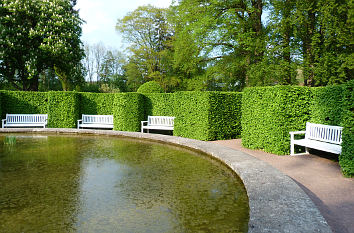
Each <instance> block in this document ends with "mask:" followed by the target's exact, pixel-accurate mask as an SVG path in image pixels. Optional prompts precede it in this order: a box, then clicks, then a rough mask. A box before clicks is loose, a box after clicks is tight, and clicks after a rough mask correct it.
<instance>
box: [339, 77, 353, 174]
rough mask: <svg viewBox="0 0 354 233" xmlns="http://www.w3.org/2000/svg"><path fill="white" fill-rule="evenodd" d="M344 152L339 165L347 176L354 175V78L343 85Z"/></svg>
mask: <svg viewBox="0 0 354 233" xmlns="http://www.w3.org/2000/svg"><path fill="white" fill-rule="evenodd" d="M342 126H343V127H344V129H343V134H342V141H343V142H342V154H341V155H340V156H339V165H340V166H341V169H342V172H343V174H344V175H345V176H347V177H354V80H352V81H349V82H348V83H346V85H345V86H344V87H343V113H342Z"/></svg>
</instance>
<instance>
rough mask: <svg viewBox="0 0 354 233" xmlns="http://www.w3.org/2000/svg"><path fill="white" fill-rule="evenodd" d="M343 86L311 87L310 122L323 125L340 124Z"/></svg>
mask: <svg viewBox="0 0 354 233" xmlns="http://www.w3.org/2000/svg"><path fill="white" fill-rule="evenodd" d="M343 88H344V86H343V85H335V86H326V87H315V88H311V92H312V100H311V106H310V114H311V119H310V122H312V123H318V124H325V125H341V122H342V112H343Z"/></svg>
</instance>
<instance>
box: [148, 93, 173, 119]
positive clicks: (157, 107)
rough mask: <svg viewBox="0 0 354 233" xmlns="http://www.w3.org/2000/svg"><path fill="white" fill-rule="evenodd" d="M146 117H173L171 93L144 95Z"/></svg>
mask: <svg viewBox="0 0 354 233" xmlns="http://www.w3.org/2000/svg"><path fill="white" fill-rule="evenodd" d="M144 96H145V115H146V116H174V115H175V114H174V104H175V103H174V100H175V95H174V94H171V93H154V94H144Z"/></svg>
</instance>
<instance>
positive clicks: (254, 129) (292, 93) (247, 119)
mask: <svg viewBox="0 0 354 233" xmlns="http://www.w3.org/2000/svg"><path fill="white" fill-rule="evenodd" d="M310 99H311V92H310V89H309V88H307V87H295V86H275V87H254V88H246V89H245V90H244V92H243V97H242V133H241V135H242V144H243V145H244V146H245V147H248V148H251V149H263V150H265V151H266V152H270V153H274V154H279V155H284V154H289V152H290V149H289V145H290V135H289V132H290V131H296V130H303V129H305V125H306V122H307V121H308V120H309V119H310V116H309V108H310V101H311V100H310Z"/></svg>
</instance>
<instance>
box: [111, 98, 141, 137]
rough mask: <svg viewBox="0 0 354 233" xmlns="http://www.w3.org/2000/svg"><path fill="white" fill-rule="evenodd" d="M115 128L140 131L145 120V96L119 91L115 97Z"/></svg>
mask: <svg viewBox="0 0 354 233" xmlns="http://www.w3.org/2000/svg"><path fill="white" fill-rule="evenodd" d="M113 112H114V113H113V116H114V130H120V131H135V132H138V131H140V128H141V121H143V120H144V115H145V114H144V113H145V111H144V97H143V95H141V94H139V93H133V92H130V93H118V94H115V98H114V111H113Z"/></svg>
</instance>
